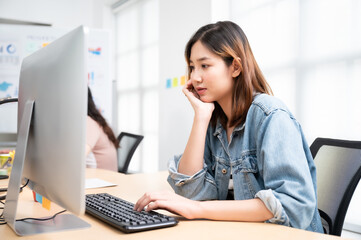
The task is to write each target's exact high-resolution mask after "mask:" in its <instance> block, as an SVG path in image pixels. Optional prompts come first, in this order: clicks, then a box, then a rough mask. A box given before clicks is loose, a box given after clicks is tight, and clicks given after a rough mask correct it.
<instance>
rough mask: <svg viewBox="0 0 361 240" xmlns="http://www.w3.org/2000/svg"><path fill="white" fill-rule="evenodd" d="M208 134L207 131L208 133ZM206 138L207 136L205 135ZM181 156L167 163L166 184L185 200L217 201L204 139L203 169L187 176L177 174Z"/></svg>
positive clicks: (208, 150)
mask: <svg viewBox="0 0 361 240" xmlns="http://www.w3.org/2000/svg"><path fill="white" fill-rule="evenodd" d="M208 132H209V131H208ZM207 136H208V134H207ZM181 159H182V155H178V156H174V157H173V158H171V159H170V160H169V162H168V171H169V176H168V182H169V184H170V185H171V187H172V188H173V189H174V191H175V192H176V193H177V194H179V195H181V196H183V197H186V198H189V199H193V200H214V199H218V190H217V187H216V183H215V180H214V174H213V173H212V169H211V165H212V164H211V152H210V148H209V146H208V140H207V138H206V144H205V151H204V161H203V168H202V169H201V170H199V171H198V172H196V173H195V174H193V175H192V176H188V175H185V174H182V173H179V172H178V166H179V162H180V161H181Z"/></svg>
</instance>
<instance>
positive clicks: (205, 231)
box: [0, 169, 342, 240]
mask: <svg viewBox="0 0 361 240" xmlns="http://www.w3.org/2000/svg"><path fill="white" fill-rule="evenodd" d="M86 177H87V178H100V179H103V180H105V181H109V182H112V183H115V184H117V186H115V187H108V188H98V189H88V190H86V193H101V192H107V193H110V194H113V195H115V196H119V197H121V198H123V199H125V200H128V201H130V202H133V203H134V202H136V201H137V200H138V198H139V197H140V196H142V195H143V194H144V192H146V191H154V190H170V189H171V188H170V186H169V185H168V183H167V181H166V178H167V172H159V173H150V174H131V175H124V174H120V173H116V172H110V171H107V170H100V169H87V170H86ZM2 181H4V180H1V181H0V187H2V185H3V182H2ZM20 196H21V197H20V199H21V201H20V202H19V207H18V209H19V210H18V212H21V213H18V216H17V218H21V217H29V216H32V217H40V216H50V215H52V214H54V213H56V212H58V211H59V210H61V209H60V208H59V207H57V206H54V204H53V205H52V209H51V211H50V213H49V212H48V211H47V210H45V209H43V208H42V207H41V206H40V204H37V203H34V202H33V200H32V196H31V191H29V190H26V191H24V192H23V193H21V194H20ZM161 212H162V213H166V214H168V215H170V213H168V212H165V211H161ZM81 218H82V219H84V220H85V221H87V222H88V223H89V224H91V227H90V228H87V229H82V230H74V231H65V232H57V233H50V234H40V235H33V236H26V237H22V238H21V239H36V240H42V239H47V240H49V239H120V238H121V239H160V240H161V239H167V240H169V239H172V240H175V239H180V240H184V239H207V240H208V239H235V238H240V239H262V240H263V239H277V240H282V239H285V240H289V239H293V240H297V239H299V240H304V239H308V240H312V239H314V240H317V239H324V240H328V239H342V238H339V237H336V236H330V235H324V234H319V233H312V232H308V231H303V230H298V229H294V228H290V227H284V226H279V225H275V224H267V223H246V222H223V221H209V220H186V219H180V221H179V223H178V225H177V226H174V227H170V228H164V229H157V230H152V231H146V232H140V233H132V234H124V233H122V232H121V231H118V230H117V229H114V228H112V227H109V226H108V225H107V224H105V223H103V222H101V221H99V220H97V219H95V218H93V217H91V216H89V215H84V216H81ZM0 236H1V239H7V240H11V239H18V238H19V237H18V236H17V235H16V234H15V233H14V232H13V231H12V229H10V227H9V226H7V225H0Z"/></svg>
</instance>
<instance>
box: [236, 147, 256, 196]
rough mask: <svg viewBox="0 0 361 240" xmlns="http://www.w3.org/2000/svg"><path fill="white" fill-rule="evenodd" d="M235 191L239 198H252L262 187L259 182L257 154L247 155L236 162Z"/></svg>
mask: <svg viewBox="0 0 361 240" xmlns="http://www.w3.org/2000/svg"><path fill="white" fill-rule="evenodd" d="M233 168H234V171H233V175H234V176H233V179H234V192H235V197H236V199H237V200H238V199H239V200H242V199H252V198H254V196H255V195H256V193H257V192H258V191H260V190H261V187H260V185H259V182H258V178H259V170H258V167H257V157H256V156H255V155H251V154H248V155H245V156H243V157H242V159H240V160H238V161H235V162H234V166H233Z"/></svg>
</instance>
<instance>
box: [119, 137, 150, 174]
mask: <svg viewBox="0 0 361 240" xmlns="http://www.w3.org/2000/svg"><path fill="white" fill-rule="evenodd" d="M143 138H144V136H142V135H136V134H132V133H126V132H121V133H120V134H119V136H118V140H119V148H118V172H120V173H127V172H128V167H129V164H130V160H131V159H132V156H133V154H134V152H135V150H136V149H137V147H138V145H139V144H140V142H141V141H142V140H143Z"/></svg>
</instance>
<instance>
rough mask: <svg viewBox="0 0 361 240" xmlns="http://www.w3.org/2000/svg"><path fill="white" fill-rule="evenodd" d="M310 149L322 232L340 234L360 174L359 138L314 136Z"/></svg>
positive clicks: (360, 154)
mask: <svg viewBox="0 0 361 240" xmlns="http://www.w3.org/2000/svg"><path fill="white" fill-rule="evenodd" d="M310 150H311V153H312V156H313V158H314V159H315V165H316V168H317V197H318V209H319V212H320V215H321V218H322V225H323V227H324V230H325V233H327V234H331V235H337V236H341V232H342V227H343V223H344V220H345V216H346V212H347V209H348V206H349V204H350V201H351V198H352V195H353V193H354V191H355V189H356V187H357V184H358V182H359V180H360V178H361V141H346V140H339V139H329V138H317V139H316V140H315V141H314V142H313V143H312V145H311V146H310Z"/></svg>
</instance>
